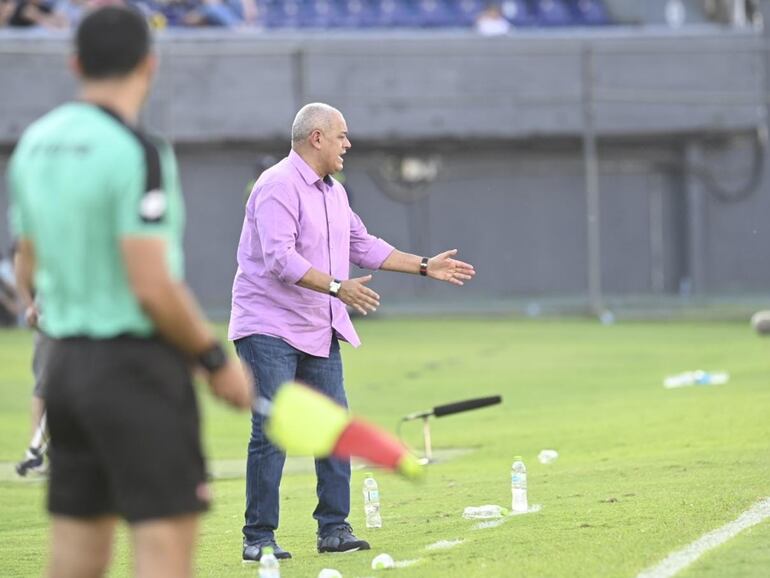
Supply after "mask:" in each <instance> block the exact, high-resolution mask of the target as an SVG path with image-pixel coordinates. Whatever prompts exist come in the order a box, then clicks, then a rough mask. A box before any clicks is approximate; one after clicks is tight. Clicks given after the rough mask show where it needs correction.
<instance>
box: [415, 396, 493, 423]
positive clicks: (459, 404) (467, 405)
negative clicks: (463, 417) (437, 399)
mask: <svg viewBox="0 0 770 578" xmlns="http://www.w3.org/2000/svg"><path fill="white" fill-rule="evenodd" d="M501 401H503V398H502V397H500V396H499V395H493V396H492V397H479V398H476V399H466V400H465V401H456V402H454V403H447V404H445V405H437V406H436V407H434V408H433V409H430V410H425V411H418V412H415V413H410V414H409V415H406V416H404V417H403V418H402V421H410V420H413V419H423V418H426V417H430V416H432V415H435V416H436V417H444V416H445V415H452V414H453V413H460V412H463V411H468V410H471V409H478V408H480V407H487V406H489V405H497V404H498V403H500V402H501Z"/></svg>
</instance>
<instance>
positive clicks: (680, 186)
mask: <svg viewBox="0 0 770 578" xmlns="http://www.w3.org/2000/svg"><path fill="white" fill-rule="evenodd" d="M761 43H762V39H761V37H757V36H754V35H752V34H749V33H734V32H727V31H722V30H720V29H715V28H700V29H697V30H689V31H688V30H685V31H684V32H682V33H681V34H680V35H678V36H675V35H672V34H671V33H669V32H668V31H665V30H657V29H654V28H653V29H646V30H645V31H639V32H634V31H631V30H628V29H623V30H608V31H602V32H599V33H590V34H589V33H579V34H578V33H574V34H571V35H563V34H534V33H533V34H528V35H520V36H516V37H510V38H495V39H482V38H476V37H474V36H472V35H466V34H449V33H446V34H442V33H438V34H435V35H434V34H431V35H428V36H419V35H413V34H410V35H405V34H395V33H394V34H387V35H381V36H376V37H371V36H357V35H346V36H335V37H329V38H327V37H325V36H324V35H321V34H318V35H313V36H312V37H299V36H287V35H279V36H274V35H271V36H249V35H244V36H226V37H221V36H215V35H207V34H202V35H196V36H194V37H193V36H190V35H179V36H176V37H173V38H171V37H166V38H163V39H161V41H160V47H161V54H162V73H161V76H160V78H159V81H158V83H157V87H156V90H155V91H154V94H153V97H152V100H151V102H150V106H149V108H148V111H147V114H146V118H145V120H146V122H147V124H150V125H152V126H154V127H156V128H157V129H159V130H160V131H161V132H165V133H166V134H169V135H171V136H172V137H173V138H174V140H175V141H176V143H177V149H178V153H179V158H180V164H181V171H182V180H183V185H184V188H185V192H186V197H187V203H188V229H187V237H186V246H187V265H188V278H189V280H190V283H191V285H192V286H193V288H194V289H195V291H196V293H197V294H198V295H199V297H200V298H201V300H202V302H203V304H204V306H205V307H206V308H207V309H209V310H210V311H211V312H214V313H215V314H219V315H226V313H227V310H228V303H229V292H230V284H231V282H232V275H233V273H234V270H235V247H236V244H237V240H238V236H239V232H240V227H241V222H242V210H243V202H244V195H245V191H246V189H247V187H248V184H249V182H250V181H252V180H253V179H254V178H255V176H256V174H258V172H259V170H261V169H260V168H259V167H260V166H261V164H262V163H263V162H264V159H265V157H266V155H271V156H273V157H277V158H280V157H281V156H283V155H284V154H286V152H287V148H288V142H287V141H288V132H289V126H290V124H291V119H292V117H293V114H294V113H295V112H296V109H297V108H298V107H299V106H300V105H301V104H303V103H305V102H308V101H313V100H324V101H328V102H330V103H332V104H335V105H337V106H339V107H340V108H341V109H342V110H343V112H344V113H345V114H346V117H347V121H348V125H349V128H350V131H351V139H352V141H353V145H354V148H353V149H352V151H351V153H350V155H349V156H348V157H347V162H346V177H347V181H346V186H347V187H348V189H349V192H350V194H351V197H352V202H353V205H354V207H355V209H356V210H357V211H358V212H359V213H360V214H361V215H362V217H363V218H364V220H365V222H366V223H367V224H368V226H369V228H370V230H371V231H372V232H374V233H376V234H378V235H380V236H382V237H384V238H386V239H387V240H389V241H390V242H392V243H394V244H395V245H397V246H398V247H399V248H402V249H404V250H407V251H411V252H415V253H419V254H432V253H435V252H437V251H439V250H442V249H445V248H453V247H457V248H459V249H461V256H462V257H463V258H466V259H467V260H469V261H471V262H473V263H474V264H475V265H476V266H477V268H478V271H479V275H478V278H477V279H476V280H475V281H474V282H473V283H472V284H469V285H468V286H467V287H466V288H464V289H463V290H462V292H460V291H458V290H456V289H454V288H452V287H444V286H440V285H439V284H435V283H434V284H429V283H425V282H424V281H423V280H421V279H418V278H410V277H404V276H399V275H395V274H388V273H380V274H378V275H377V278H376V287H377V289H378V290H379V291H381V293H382V294H383V296H384V300H385V301H384V302H385V303H386V304H387V303H398V302H411V301H415V300H422V299H427V298H430V300H431V301H432V302H437V301H447V302H449V301H452V300H455V299H458V298H460V299H468V300H477V301H478V300H497V299H509V298H518V297H523V296H540V295H551V296H575V295H584V294H585V292H586V286H587V279H586V270H587V256H586V244H587V241H586V236H587V232H586V231H587V229H586V217H585V215H586V201H585V199H586V194H585V177H584V165H583V157H582V152H581V140H580V138H581V135H582V134H583V128H584V124H585V119H586V116H585V113H586V107H585V106H584V104H585V102H586V101H585V100H584V99H585V98H590V99H591V103H592V106H591V108H590V111H592V112H593V113H594V119H595V128H596V130H597V133H598V135H599V137H600V141H599V142H600V146H599V157H600V165H599V169H600V189H601V247H602V286H603V289H604V290H605V291H606V292H607V293H608V294H613V295H672V294H677V293H678V292H679V291H680V290H684V291H685V292H687V291H691V290H692V291H695V292H697V293H699V294H704V295H712V294H723V293H731V294H747V293H762V292H767V291H768V289H770V258H768V256H767V251H766V247H767V246H768V244H770V228H768V227H767V226H766V225H765V223H764V219H763V217H764V215H766V214H768V209H770V186H768V181H767V179H766V178H765V179H764V180H763V182H762V184H761V187H760V189H759V190H758V191H757V192H755V193H754V194H753V195H752V196H750V197H749V198H748V199H746V200H744V201H741V202H736V203H720V202H718V201H716V200H714V199H713V197H712V196H711V195H710V194H709V193H708V190H707V188H706V187H704V186H703V185H702V182H701V181H700V180H699V179H698V178H696V177H694V176H693V175H692V174H691V173H690V172H688V171H686V170H684V163H685V160H686V159H689V158H690V157H695V158H697V159H699V162H700V163H701V165H702V166H707V167H710V168H711V169H712V170H713V171H714V172H715V173H716V174H717V176H718V178H719V179H720V181H722V182H724V183H726V184H729V185H731V186H734V185H736V184H739V183H740V182H741V181H743V180H745V178H746V174H748V169H749V166H748V165H749V164H750V160H751V151H750V148H748V147H747V145H746V144H745V142H744V141H745V138H743V137H745V136H746V135H748V134H749V133H750V131H751V130H752V129H753V128H754V127H755V126H756V124H757V122H758V121H759V120H760V119H761V117H762V115H763V114H764V109H763V108H762V107H760V106H759V105H758V103H759V99H760V98H761V94H762V87H763V83H764V82H765V76H764V61H763V58H762V53H761V52H759V51H758V48H759V47H760V45H761ZM66 46H67V45H66V39H63V38H60V39H50V38H46V39H41V38H32V39H31V38H27V37H21V36H13V37H8V38H4V39H0V86H2V87H3V89H2V90H0V110H2V113H0V143H5V145H4V148H0V170H2V169H3V168H4V166H3V165H4V162H5V160H6V158H7V153H8V152H9V151H10V146H11V143H12V142H13V141H14V140H15V138H16V137H17V136H18V134H20V132H21V130H23V128H24V126H25V125H26V124H27V123H28V122H29V121H31V120H32V119H33V118H35V117H36V116H38V115H39V114H41V113H43V112H44V111H45V110H47V109H48V108H50V107H51V106H54V105H55V104H57V103H59V102H63V101H65V100H67V99H68V98H70V96H71V95H72V94H73V91H74V89H75V86H74V84H73V82H72V80H71V79H70V77H69V75H68V73H67V72H66V70H64V68H63V66H64V63H65V61H66V51H67V47H66ZM587 80H590V82H587ZM714 135H716V136H717V137H718V138H717V140H716V144H715V145H708V146H707V145H705V144H703V143H704V142H705V141H706V140H709V141H711V140H713V137H714ZM735 135H738V137H741V138H733V137H734V136H735ZM707 137H708V139H707ZM0 147H2V145H0ZM693 151H695V152H693ZM405 154H420V155H433V156H435V157H436V158H438V159H440V167H441V168H440V170H439V172H438V177H437V179H436V181H435V182H433V183H432V184H430V185H429V186H427V187H426V188H425V189H424V191H421V194H420V195H418V196H420V197H421V198H419V199H418V200H416V201H414V202H406V203H405V202H403V201H399V200H395V199H394V196H397V195H394V194H393V193H394V190H393V187H392V186H391V187H389V186H387V178H385V177H384V175H383V167H384V166H386V165H387V162H388V159H389V158H391V157H399V156H401V155H405ZM3 186H4V185H2V186H0V211H2V212H3V213H4V212H5V202H6V196H5V194H4V193H3V188H2V187H3ZM0 223H2V224H0V233H2V237H3V238H6V234H5V233H3V229H4V227H5V222H4V220H3V221H0Z"/></svg>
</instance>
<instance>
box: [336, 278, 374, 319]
mask: <svg viewBox="0 0 770 578" xmlns="http://www.w3.org/2000/svg"><path fill="white" fill-rule="evenodd" d="M371 280H372V276H371V275H364V276H363V277H356V278H355V279H347V280H345V281H343V282H342V284H341V285H340V290H339V291H338V293H337V296H338V297H339V299H340V301H342V302H343V303H344V304H345V305H350V306H351V307H353V308H354V309H355V310H356V311H358V312H359V313H361V314H362V315H366V314H367V313H368V312H369V311H377V307H379V306H380V296H379V295H378V294H377V293H375V292H374V291H372V290H371V289H369V287H367V286H366V283H368V282H369V281H371Z"/></svg>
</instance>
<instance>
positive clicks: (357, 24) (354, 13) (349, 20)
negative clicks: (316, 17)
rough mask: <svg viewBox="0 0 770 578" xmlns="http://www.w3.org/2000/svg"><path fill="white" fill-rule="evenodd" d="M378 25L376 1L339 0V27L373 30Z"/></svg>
mask: <svg viewBox="0 0 770 578" xmlns="http://www.w3.org/2000/svg"><path fill="white" fill-rule="evenodd" d="M377 24H378V9H377V2H376V0H337V25H338V26H340V27H342V28H371V27H373V26H377Z"/></svg>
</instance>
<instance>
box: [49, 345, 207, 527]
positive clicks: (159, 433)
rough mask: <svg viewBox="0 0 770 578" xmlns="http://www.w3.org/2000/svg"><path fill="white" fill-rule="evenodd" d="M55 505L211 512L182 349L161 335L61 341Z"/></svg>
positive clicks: (56, 510) (81, 514)
mask: <svg viewBox="0 0 770 578" xmlns="http://www.w3.org/2000/svg"><path fill="white" fill-rule="evenodd" d="M48 375H49V379H48V384H47V388H46V403H47V411H48V427H49V429H50V433H51V446H50V450H49V455H50V460H51V473H50V481H49V487H48V510H49V512H51V513H52V514H55V515H63V516H72V517H76V518H90V517H94V516H101V515H106V514H116V515H119V516H122V517H123V518H125V519H126V520H127V521H128V522H130V523H133V522H141V521H145V520H151V519H158V518H169V517H172V516H178V515H183V514H190V513H195V512H200V511H203V510H205V509H206V508H207V506H208V488H207V487H206V472H205V466H204V459H203V452H202V451H201V444H200V431H199V417H198V407H197V403H196V398H195V392H194V390H193V386H192V380H191V374H190V367H189V365H188V363H187V362H186V360H185V358H184V357H183V355H182V354H181V353H180V352H178V351H177V350H176V349H174V348H173V347H171V346H170V345H167V344H166V343H164V342H163V341H160V340H158V339H141V338H136V337H117V338H114V339H102V340H94V339H88V338H81V337H77V338H68V339H54V340H52V341H51V349H50V352H49V355H48Z"/></svg>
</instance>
